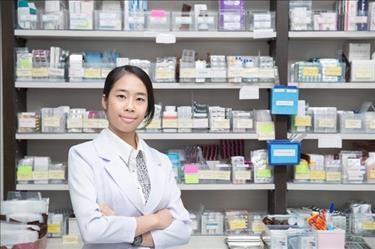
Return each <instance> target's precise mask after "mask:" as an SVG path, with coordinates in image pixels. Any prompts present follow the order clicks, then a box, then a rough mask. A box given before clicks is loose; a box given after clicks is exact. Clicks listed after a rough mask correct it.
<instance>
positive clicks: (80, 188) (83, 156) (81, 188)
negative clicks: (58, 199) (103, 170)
mask: <svg viewBox="0 0 375 249" xmlns="http://www.w3.org/2000/svg"><path fill="white" fill-rule="evenodd" d="M87 147H88V146H87ZM87 147H86V148H85V147H82V146H81V147H80V145H79V146H74V147H72V148H71V149H70V151H69V159H68V161H69V162H68V167H69V178H68V179H69V191H70V197H71V201H72V205H73V209H74V213H75V215H76V217H77V220H78V225H79V228H80V231H81V235H82V238H83V240H84V242H85V243H88V244H97V243H132V242H133V241H134V236H135V230H136V226H137V224H136V220H135V217H124V216H103V215H102V213H101V212H100V209H99V206H98V203H97V202H96V199H97V193H96V189H95V177H94V171H93V168H92V167H94V166H96V165H93V164H95V163H93V162H94V161H93V160H92V159H93V158H94V155H95V153H93V152H94V151H91V150H89V149H88V148H87ZM88 157H90V159H91V160H92V161H91V162H89V160H87V158H88ZM94 160H95V159H94Z"/></svg>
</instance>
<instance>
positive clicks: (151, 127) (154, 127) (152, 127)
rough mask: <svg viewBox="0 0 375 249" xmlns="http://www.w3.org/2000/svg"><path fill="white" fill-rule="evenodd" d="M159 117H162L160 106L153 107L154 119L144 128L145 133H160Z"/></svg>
mask: <svg viewBox="0 0 375 249" xmlns="http://www.w3.org/2000/svg"><path fill="white" fill-rule="evenodd" d="M161 115H162V106H161V105H155V113H154V117H153V119H152V120H151V123H150V124H148V125H147V126H146V127H145V131H146V132H160V131H161Z"/></svg>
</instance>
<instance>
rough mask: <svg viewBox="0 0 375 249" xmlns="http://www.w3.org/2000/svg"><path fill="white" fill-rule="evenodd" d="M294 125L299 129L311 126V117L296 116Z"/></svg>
mask: <svg viewBox="0 0 375 249" xmlns="http://www.w3.org/2000/svg"><path fill="white" fill-rule="evenodd" d="M294 125H295V126H297V127H301V126H303V127H305V126H311V116H296V117H295V118H294Z"/></svg>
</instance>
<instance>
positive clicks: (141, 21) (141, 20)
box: [129, 16, 145, 24]
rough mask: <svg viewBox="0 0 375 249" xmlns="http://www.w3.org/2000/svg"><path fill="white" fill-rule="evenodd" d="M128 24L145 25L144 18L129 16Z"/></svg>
mask: <svg viewBox="0 0 375 249" xmlns="http://www.w3.org/2000/svg"><path fill="white" fill-rule="evenodd" d="M129 23H131V24H145V17H144V16H129Z"/></svg>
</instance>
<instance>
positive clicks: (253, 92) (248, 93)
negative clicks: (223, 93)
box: [240, 86, 259, 99]
mask: <svg viewBox="0 0 375 249" xmlns="http://www.w3.org/2000/svg"><path fill="white" fill-rule="evenodd" d="M240 99H259V86H243V87H241V89H240Z"/></svg>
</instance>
